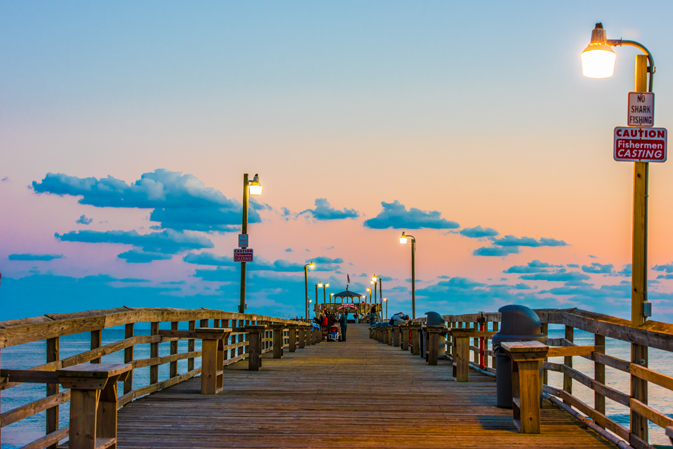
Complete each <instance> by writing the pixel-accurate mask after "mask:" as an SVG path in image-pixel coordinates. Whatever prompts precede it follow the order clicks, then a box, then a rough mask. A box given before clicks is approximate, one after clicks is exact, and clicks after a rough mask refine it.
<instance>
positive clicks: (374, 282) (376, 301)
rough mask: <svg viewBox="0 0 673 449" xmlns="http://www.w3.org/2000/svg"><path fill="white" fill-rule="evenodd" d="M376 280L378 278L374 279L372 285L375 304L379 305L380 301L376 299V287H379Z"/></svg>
mask: <svg viewBox="0 0 673 449" xmlns="http://www.w3.org/2000/svg"><path fill="white" fill-rule="evenodd" d="M375 279H376V277H373V278H372V280H371V282H370V284H374V303H376V304H378V302H379V301H378V300H377V299H376V287H377V285H376V281H375Z"/></svg>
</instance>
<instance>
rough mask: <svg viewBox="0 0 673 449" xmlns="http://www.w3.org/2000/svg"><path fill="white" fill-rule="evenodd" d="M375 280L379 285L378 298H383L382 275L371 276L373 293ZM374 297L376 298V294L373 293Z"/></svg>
mask: <svg viewBox="0 0 673 449" xmlns="http://www.w3.org/2000/svg"><path fill="white" fill-rule="evenodd" d="M377 282H378V286H379V298H383V277H382V276H377V275H374V276H372V284H374V293H376V283H377ZM374 299H376V295H374Z"/></svg>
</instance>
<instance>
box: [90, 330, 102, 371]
mask: <svg viewBox="0 0 673 449" xmlns="http://www.w3.org/2000/svg"><path fill="white" fill-rule="evenodd" d="M102 344H103V336H102V332H101V331H100V330H97V331H91V349H98V348H100V347H101V345H102ZM91 363H100V358H98V359H93V360H92V361H91Z"/></svg>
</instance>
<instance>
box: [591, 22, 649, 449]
mask: <svg viewBox="0 0 673 449" xmlns="http://www.w3.org/2000/svg"><path fill="white" fill-rule="evenodd" d="M622 45H629V46H631V47H636V48H638V49H639V50H640V51H642V52H643V53H644V55H637V56H636V64H635V65H636V67H635V68H636V70H635V72H636V73H635V88H634V92H652V85H653V79H654V72H655V71H656V69H655V66H654V58H653V57H652V54H651V53H650V51H649V50H648V49H647V48H645V46H644V45H642V44H640V43H638V42H635V41H629V40H623V39H616V40H613V39H608V38H607V32H606V31H605V30H604V29H603V24H602V23H597V24H596V27H595V28H594V30H593V31H592V32H591V43H590V44H589V45H588V46H587V48H586V49H585V50H584V51H583V52H582V55H581V59H582V73H583V74H584V76H586V77H588V78H608V77H611V76H612V74H613V73H614V69H615V61H616V59H617V55H616V53H615V52H614V51H613V50H612V47H619V46H622ZM648 63H649V64H648ZM648 73H649V84H648V76H647V75H648ZM648 177H649V163H648V162H640V161H638V162H634V171H633V237H632V253H631V267H632V268H631V270H632V271H631V324H632V325H633V326H642V325H643V324H645V320H646V319H647V317H649V316H651V305H650V303H649V301H648V299H647V206H648V205H647V202H648V196H649V193H648ZM631 362H632V363H634V364H638V365H640V366H645V367H647V365H648V351H647V346H642V345H637V344H632V345H631ZM631 397H633V398H634V399H637V400H639V401H641V402H643V403H645V404H647V400H648V388H647V382H646V381H644V380H641V379H639V378H637V377H636V376H633V375H632V376H631ZM601 408H602V413H605V405H604V402H603V404H602V407H601ZM597 409H598V407H597ZM599 411H601V410H599ZM647 426H648V422H647V418H645V417H643V416H641V415H639V414H638V413H635V412H634V411H633V410H632V411H631V432H633V433H634V434H636V435H637V436H638V437H639V438H641V439H643V440H645V441H646V442H647V441H648V429H647Z"/></svg>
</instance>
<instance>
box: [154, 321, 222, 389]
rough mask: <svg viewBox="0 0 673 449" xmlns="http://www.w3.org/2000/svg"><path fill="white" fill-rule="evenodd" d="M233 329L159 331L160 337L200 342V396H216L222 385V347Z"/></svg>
mask: <svg viewBox="0 0 673 449" xmlns="http://www.w3.org/2000/svg"><path fill="white" fill-rule="evenodd" d="M232 331H233V329H232V328H230V327H201V328H198V329H196V330H193V331H180V330H160V331H159V335H161V336H162V337H167V338H172V337H177V338H194V339H199V340H201V351H202V352H201V394H217V393H219V392H220V391H222V386H223V384H224V371H223V369H224V346H225V342H226V341H227V340H228V338H229V335H230V334H231V333H232Z"/></svg>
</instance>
